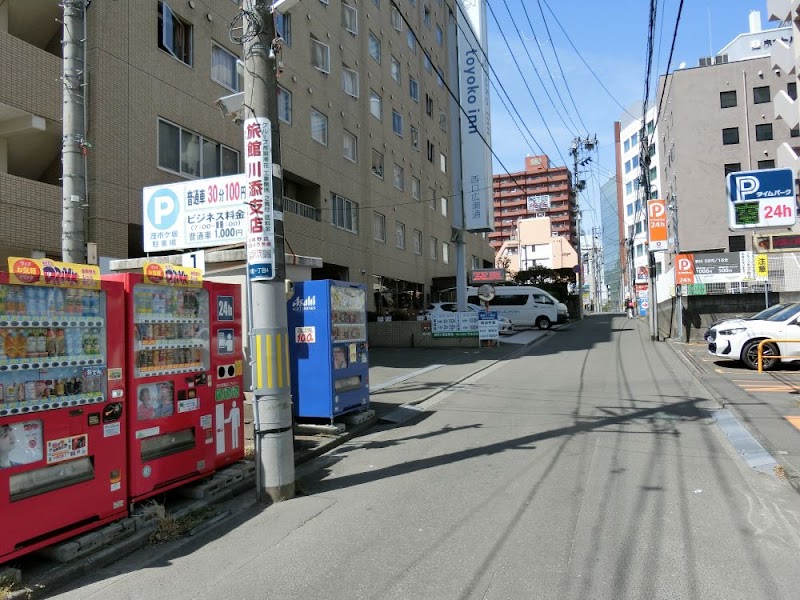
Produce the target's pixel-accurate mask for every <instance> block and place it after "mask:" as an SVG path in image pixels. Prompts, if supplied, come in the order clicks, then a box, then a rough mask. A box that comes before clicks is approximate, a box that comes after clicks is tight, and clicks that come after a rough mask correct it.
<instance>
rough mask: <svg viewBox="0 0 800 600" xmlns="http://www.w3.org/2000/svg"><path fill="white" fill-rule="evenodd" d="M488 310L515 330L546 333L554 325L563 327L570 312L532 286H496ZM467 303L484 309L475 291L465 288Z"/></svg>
mask: <svg viewBox="0 0 800 600" xmlns="http://www.w3.org/2000/svg"><path fill="white" fill-rule="evenodd" d="M494 291H495V297H494V299H493V300H492V301H491V302H489V309H490V310H493V311H497V313H498V314H500V315H502V316H504V317H507V318H508V319H510V320H511V322H512V323H514V326H522V327H526V326H527V327H534V326H535V327H538V328H539V329H549V328H550V326H551V325H552V324H553V323H565V322H566V321H567V320H568V319H569V312H568V311H567V307H566V305H565V304H563V303H561V302H559V301H558V300H556V299H555V298H554V297H553V296H552V295H551V294H550V293H549V292H546V291H545V290H543V289H541V288H538V287H534V286H531V285H498V286H495V288H494ZM467 302H470V303H472V304H478V305H480V306H484V305H485V302H483V301H482V300H480V299H479V298H478V288H476V287H468V288H467Z"/></svg>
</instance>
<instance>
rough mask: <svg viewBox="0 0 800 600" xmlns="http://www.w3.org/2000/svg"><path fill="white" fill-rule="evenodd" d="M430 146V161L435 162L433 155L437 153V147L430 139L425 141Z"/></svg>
mask: <svg viewBox="0 0 800 600" xmlns="http://www.w3.org/2000/svg"><path fill="white" fill-rule="evenodd" d="M425 143H426V145H427V146H428V162H433V155H434V154H435V153H436V147H435V146H434V145H433V142H431V141H430V140H428V141H426V142H425Z"/></svg>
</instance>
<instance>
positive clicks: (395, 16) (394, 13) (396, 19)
mask: <svg viewBox="0 0 800 600" xmlns="http://www.w3.org/2000/svg"><path fill="white" fill-rule="evenodd" d="M390 19H391V21H392V27H394V28H395V29H396V30H397V31H403V19H402V18H401V17H400V11H399V10H397V7H395V6H392V10H391V11H390Z"/></svg>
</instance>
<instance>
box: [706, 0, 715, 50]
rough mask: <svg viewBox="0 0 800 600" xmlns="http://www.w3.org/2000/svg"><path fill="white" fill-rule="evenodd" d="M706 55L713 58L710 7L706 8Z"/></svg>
mask: <svg viewBox="0 0 800 600" xmlns="http://www.w3.org/2000/svg"><path fill="white" fill-rule="evenodd" d="M707 9H708V55H709V56H714V49H713V48H712V43H711V7H710V6H708V7H707Z"/></svg>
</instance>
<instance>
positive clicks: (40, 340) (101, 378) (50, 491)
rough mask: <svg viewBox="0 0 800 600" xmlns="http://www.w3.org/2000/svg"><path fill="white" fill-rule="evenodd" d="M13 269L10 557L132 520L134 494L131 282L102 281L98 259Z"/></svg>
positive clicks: (5, 400) (1, 373)
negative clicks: (130, 474) (129, 463)
mask: <svg viewBox="0 0 800 600" xmlns="http://www.w3.org/2000/svg"><path fill="white" fill-rule="evenodd" d="M8 266H9V272H8V273H0V563H2V562H5V561H7V560H10V559H12V558H15V557H17V556H21V555H22V554H25V553H28V552H31V551H33V550H36V549H38V548H41V547H43V546H46V545H49V544H52V543H55V542H58V541H60V540H63V539H65V538H68V537H71V536H74V535H77V534H78V533H82V532H84V531H87V530H89V529H93V528H95V527H99V526H101V525H103V524H105V523H108V522H110V521H113V520H115V519H119V518H122V517H124V516H125V515H126V514H127V501H126V499H127V493H128V489H127V473H126V457H127V452H126V446H127V442H126V436H125V430H126V428H127V425H126V414H125V409H124V404H125V400H126V398H125V379H124V368H125V365H124V354H125V349H124V332H123V331H122V330H121V328H120V327H119V324H120V323H122V322H123V321H124V319H125V310H124V306H125V297H124V290H123V288H122V285H120V284H119V283H116V282H111V281H109V282H101V280H100V271H99V269H98V268H97V267H95V266H88V265H74V264H68V263H58V262H54V261H50V260H46V259H45V260H33V259H28V258H9V259H8ZM115 324H116V325H115ZM112 327H113V328H112Z"/></svg>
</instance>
